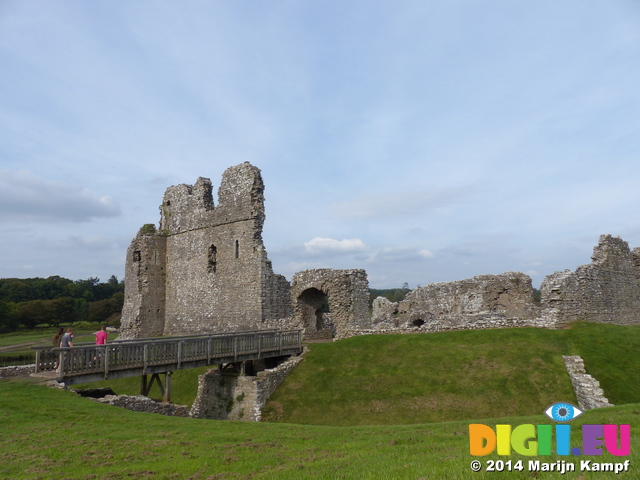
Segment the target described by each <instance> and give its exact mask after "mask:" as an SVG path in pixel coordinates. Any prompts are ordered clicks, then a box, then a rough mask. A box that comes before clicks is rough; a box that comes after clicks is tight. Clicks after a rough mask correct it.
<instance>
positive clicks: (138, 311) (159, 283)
mask: <svg viewBox="0 0 640 480" xmlns="http://www.w3.org/2000/svg"><path fill="white" fill-rule="evenodd" d="M166 240H167V238H166V237H165V236H163V235H158V233H157V232H156V229H155V226H154V225H145V226H144V227H142V228H141V229H140V231H139V232H138V234H137V235H136V238H134V239H133V241H132V242H131V245H130V246H129V248H128V250H127V261H126V270H125V279H126V282H125V292H124V293H125V299H126V301H125V303H124V306H123V309H122V321H121V333H120V338H122V339H127V338H141V337H158V336H160V335H162V333H163V331H164V315H165V268H166V245H167V244H166Z"/></svg>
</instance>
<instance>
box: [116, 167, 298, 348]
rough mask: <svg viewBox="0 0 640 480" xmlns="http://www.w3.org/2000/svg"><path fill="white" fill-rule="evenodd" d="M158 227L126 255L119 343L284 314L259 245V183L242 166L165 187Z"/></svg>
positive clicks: (280, 283) (282, 292)
mask: <svg viewBox="0 0 640 480" xmlns="http://www.w3.org/2000/svg"><path fill="white" fill-rule="evenodd" d="M160 210H161V218H160V226H159V228H158V229H156V228H155V226H154V225H145V226H144V227H143V228H141V229H140V231H139V232H138V234H137V236H136V237H135V238H134V239H133V241H132V242H131V246H130V247H129V249H128V251H127V259H126V271H125V279H126V280H125V304H124V308H123V311H122V320H121V327H122V334H121V338H140V337H153V336H160V335H191V334H201V333H217V332H228V331H241V330H250V329H260V328H266V327H267V326H269V322H271V321H273V320H277V319H282V318H286V317H290V316H291V313H292V312H291V303H290V285H289V282H288V281H287V280H286V278H285V277H284V276H282V275H277V274H274V273H273V271H272V267H271V262H270V261H269V260H268V258H267V254H266V251H265V248H264V245H263V242H262V228H263V224H264V219H265V213H264V184H263V182H262V177H261V174H260V169H258V168H257V167H255V166H253V165H251V164H249V163H248V162H245V163H242V164H240V165H236V166H234V167H230V168H228V169H227V170H226V171H225V172H224V174H223V176H222V181H221V183H220V187H219V189H218V204H217V205H214V201H213V195H212V184H211V181H210V180H209V179H207V178H203V177H200V178H198V180H197V182H196V183H195V185H184V184H182V185H177V186H172V187H169V188H168V189H167V191H166V192H165V194H164V198H163V200H162V205H161V207H160Z"/></svg>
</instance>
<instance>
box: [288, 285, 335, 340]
mask: <svg viewBox="0 0 640 480" xmlns="http://www.w3.org/2000/svg"><path fill="white" fill-rule="evenodd" d="M296 307H297V310H298V312H299V314H300V316H301V318H302V322H303V325H304V329H305V334H304V336H305V339H309V340H324V339H333V337H334V336H335V331H334V327H333V323H332V321H331V314H330V310H329V295H328V294H327V293H325V292H323V291H321V290H318V289H317V288H308V289H306V290H304V291H303V292H302V293H301V294H300V295H299V296H298V298H297V305H296Z"/></svg>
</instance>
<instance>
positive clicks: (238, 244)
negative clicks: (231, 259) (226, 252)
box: [236, 240, 240, 258]
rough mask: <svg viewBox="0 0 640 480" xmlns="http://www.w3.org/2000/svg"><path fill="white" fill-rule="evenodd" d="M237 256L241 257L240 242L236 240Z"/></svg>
mask: <svg viewBox="0 0 640 480" xmlns="http://www.w3.org/2000/svg"><path fill="white" fill-rule="evenodd" d="M236 258H240V242H239V241H238V240H236Z"/></svg>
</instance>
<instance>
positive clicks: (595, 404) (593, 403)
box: [562, 355, 613, 410]
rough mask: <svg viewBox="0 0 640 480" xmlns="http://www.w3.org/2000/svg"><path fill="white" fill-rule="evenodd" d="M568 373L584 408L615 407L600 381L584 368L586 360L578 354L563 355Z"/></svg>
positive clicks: (580, 405)
mask: <svg viewBox="0 0 640 480" xmlns="http://www.w3.org/2000/svg"><path fill="white" fill-rule="evenodd" d="M562 358H563V360H564V364H565V366H566V367H567V373H568V374H569V377H570V378H571V384H572V385H573V390H574V392H575V394H576V399H577V400H578V406H579V407H580V408H581V409H582V410H591V409H592V408H602V407H613V404H611V403H609V400H607V398H606V397H605V396H604V391H603V390H602V389H601V388H600V382H598V381H597V380H596V379H595V378H593V377H592V376H591V375H588V374H587V372H586V371H585V369H584V361H583V360H582V358H581V357H579V356H577V355H571V356H563V357H562Z"/></svg>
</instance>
